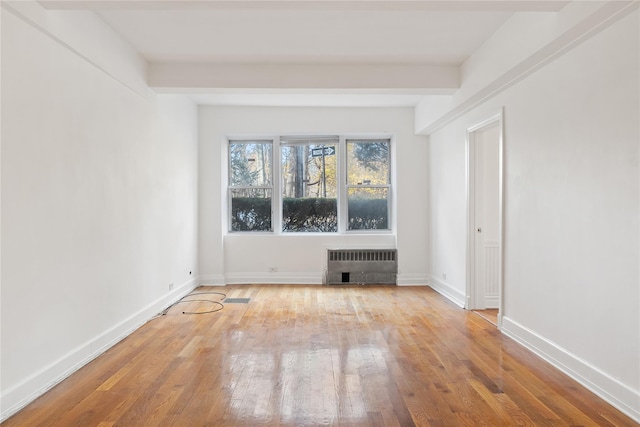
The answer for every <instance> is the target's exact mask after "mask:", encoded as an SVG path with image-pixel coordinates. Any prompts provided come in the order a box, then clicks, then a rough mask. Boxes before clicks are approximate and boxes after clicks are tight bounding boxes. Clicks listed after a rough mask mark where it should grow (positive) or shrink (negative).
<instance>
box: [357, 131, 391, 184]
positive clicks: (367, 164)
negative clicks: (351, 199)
mask: <svg viewBox="0 0 640 427" xmlns="http://www.w3.org/2000/svg"><path fill="white" fill-rule="evenodd" d="M347 183H348V184H349V185H386V184H389V140H387V139H384V140H382V139H378V140H370V141H369V140H366V141H363V140H348V141H347Z"/></svg>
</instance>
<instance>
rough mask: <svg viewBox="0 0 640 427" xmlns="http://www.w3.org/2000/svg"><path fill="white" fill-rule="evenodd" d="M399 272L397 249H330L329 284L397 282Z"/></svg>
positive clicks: (327, 279) (327, 278)
mask: <svg viewBox="0 0 640 427" xmlns="http://www.w3.org/2000/svg"><path fill="white" fill-rule="evenodd" d="M397 274H398V252H397V250H396V249H329V250H328V252H327V277H326V283H327V284H341V283H361V284H378V283H379V284H395V283H396V277H397Z"/></svg>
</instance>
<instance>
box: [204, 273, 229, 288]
mask: <svg viewBox="0 0 640 427" xmlns="http://www.w3.org/2000/svg"><path fill="white" fill-rule="evenodd" d="M198 285H200V286H224V285H226V282H225V279H224V274H208V275H204V276H200V277H199V278H198Z"/></svg>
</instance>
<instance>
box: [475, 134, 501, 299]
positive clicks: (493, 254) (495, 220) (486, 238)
mask: <svg viewBox="0 0 640 427" xmlns="http://www.w3.org/2000/svg"><path fill="white" fill-rule="evenodd" d="M500 132H501V126H500V124H499V123H498V122H494V123H492V124H490V125H488V126H487V127H483V128H481V129H478V130H476V131H474V132H473V137H472V138H471V142H470V143H472V144H473V145H474V147H473V148H474V149H473V151H472V153H473V154H474V155H473V157H474V159H470V161H473V162H474V168H473V169H474V175H473V179H474V185H473V188H474V196H473V198H472V200H474V202H475V203H474V204H475V206H473V219H474V221H473V223H474V227H473V231H474V240H475V242H474V251H473V252H475V254H474V260H473V264H474V266H475V268H474V272H473V278H472V281H473V292H472V294H473V297H474V298H473V299H474V302H473V308H476V309H485V308H498V306H499V301H500V274H499V273H500V254H501V251H500V191H499V189H500V137H501V135H500Z"/></svg>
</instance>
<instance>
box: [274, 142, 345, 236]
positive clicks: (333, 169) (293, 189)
mask: <svg viewBox="0 0 640 427" xmlns="http://www.w3.org/2000/svg"><path fill="white" fill-rule="evenodd" d="M338 144H339V140H338V138H337V137H335V138H305V139H295V138H286V139H285V138H282V139H281V145H280V147H281V153H282V154H281V158H282V165H281V169H280V170H281V173H280V175H281V177H282V231H284V232H288V231H297V232H336V231H338V200H337V197H338V191H337V190H338V187H337V173H338V170H337V161H336V157H337V147H338Z"/></svg>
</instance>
